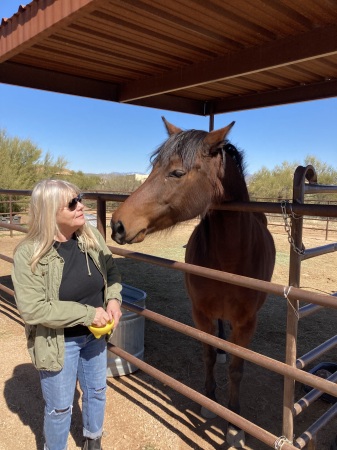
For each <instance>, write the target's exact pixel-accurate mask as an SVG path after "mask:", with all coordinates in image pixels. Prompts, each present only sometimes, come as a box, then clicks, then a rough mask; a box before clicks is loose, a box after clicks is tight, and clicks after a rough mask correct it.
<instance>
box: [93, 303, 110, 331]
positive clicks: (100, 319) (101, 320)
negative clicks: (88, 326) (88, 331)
mask: <svg viewBox="0 0 337 450" xmlns="http://www.w3.org/2000/svg"><path fill="white" fill-rule="evenodd" d="M109 320H110V316H109V314H108V313H107V312H106V311H104V308H102V307H99V308H96V315H95V318H94V320H93V322H92V325H95V327H104V326H105V325H106V324H107V322H109Z"/></svg>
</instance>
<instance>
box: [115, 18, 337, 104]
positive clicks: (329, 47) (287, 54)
mask: <svg viewBox="0 0 337 450" xmlns="http://www.w3.org/2000/svg"><path fill="white" fill-rule="evenodd" d="M330 54H337V25H330V26H328V27H326V28H317V29H314V30H312V31H309V32H307V33H303V34H301V35H296V36H290V37H287V38H284V39H279V40H277V41H273V42H269V43H268V44H266V45H264V46H260V47H253V48H249V49H246V50H243V51H241V52H237V53H232V54H229V55H226V56H222V57H219V58H216V59H213V60H209V61H205V62H203V63H197V64H193V65H192V66H188V67H185V68H180V69H179V70H175V71H170V72H169V73H164V74H162V75H158V76H154V77H147V78H146V79H141V80H137V81H131V82H129V83H125V84H124V85H122V86H121V90H120V97H119V101H120V102H125V103H128V102H130V103H132V102H134V101H135V100H137V99H141V98H143V97H150V96H152V95H160V94H164V93H168V92H171V93H172V92H175V91H179V90H181V89H186V88H190V87H193V86H199V85H202V84H205V83H212V82H217V81H223V80H226V79H230V78H235V77H238V76H242V75H247V74H251V73H256V72H260V71H263V70H268V69H272V68H276V67H282V66H287V65H289V64H295V63H299V62H301V61H306V60H310V59H314V58H317V57H323V56H327V55H330Z"/></svg>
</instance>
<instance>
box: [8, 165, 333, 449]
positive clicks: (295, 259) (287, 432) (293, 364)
mask: <svg viewBox="0 0 337 450" xmlns="http://www.w3.org/2000/svg"><path fill="white" fill-rule="evenodd" d="M302 169H304V168H302ZM313 173H314V172H313V170H312V168H311V167H308V168H305V170H304V172H303V171H302V172H301V171H299V173H295V176H294V198H293V200H292V202H246V203H237V202H233V203H228V204H226V205H221V207H217V209H223V210H225V209H226V210H236V211H237V210H241V211H256V212H266V213H269V214H273V215H277V214H281V215H282V216H283V220H284V219H286V220H287V221H289V224H290V225H289V226H290V230H289V241H290V243H291V244H292V245H291V250H290V251H291V255H290V267H289V285H287V286H284V285H279V284H276V283H272V282H266V281H261V280H256V279H252V278H247V277H243V276H239V275H233V274H230V273H226V272H221V271H218V270H213V269H208V268H204V267H199V266H195V265H191V264H186V263H182V262H178V261H173V260H168V259H164V258H157V257H155V256H152V255H147V254H143V253H137V252H131V251H128V250H125V249H121V248H117V247H110V249H111V251H112V252H113V253H114V254H117V255H120V256H122V257H125V258H132V259H135V260H138V261H144V262H146V263H149V264H155V265H160V266H163V267H166V268H167V269H170V270H179V271H183V272H188V273H192V274H196V275H199V276H203V277H208V278H212V279H215V280H219V281H223V282H226V283H231V284H236V285H239V286H244V287H248V288H251V289H256V290H261V291H263V292H267V293H270V294H274V295H276V296H277V297H278V298H279V299H280V301H282V299H283V300H284V299H286V301H287V305H288V313H287V336H288V339H287V343H286V361H285V363H282V362H280V361H277V360H274V359H272V358H268V357H266V356H263V355H261V354H258V353H256V352H253V351H252V350H248V349H245V348H242V347H239V346H236V345H234V344H232V343H230V342H227V341H223V340H221V339H219V338H216V337H214V336H211V335H208V334H206V333H203V332H201V331H199V330H196V329H195V328H193V327H189V326H187V325H184V324H182V323H180V322H177V321H174V320H172V319H169V318H167V317H165V316H163V315H159V314H157V313H155V312H153V311H150V310H148V309H143V308H140V307H137V306H135V305H134V304H132V303H128V302H125V303H124V304H123V307H125V309H128V310H130V311H133V312H136V313H137V314H140V315H142V316H144V317H146V318H147V319H149V320H153V321H155V322H157V323H159V324H161V325H163V326H165V327H169V328H171V329H174V330H175V331H177V332H180V333H184V334H187V335H189V336H191V337H193V338H195V339H197V340H199V341H201V342H206V343H208V344H210V345H212V346H214V347H217V348H219V349H221V350H224V351H226V352H228V353H230V354H233V355H237V356H239V357H241V358H243V359H245V360H247V361H250V362H253V363H255V364H257V365H260V366H261V367H264V368H266V369H268V370H271V371H273V372H276V373H278V374H281V375H283V376H284V401H283V411H284V412H283V435H284V436H280V437H277V436H274V435H272V434H271V433H269V432H268V431H267V430H264V429H262V428H260V427H258V426H257V425H255V424H254V423H252V422H249V421H247V420H246V419H244V418H243V417H241V416H239V415H237V414H235V413H233V412H232V411H230V410H228V409H227V408H225V407H223V406H221V405H219V404H218V403H216V402H213V401H212V400H210V399H208V398H206V397H205V396H203V395H201V394H200V393H198V392H196V391H193V390H192V389H190V388H189V387H187V386H186V385H184V384H182V383H180V382H178V381H176V380H174V379H173V378H171V377H169V376H168V375H166V374H164V373H163V372H161V371H159V370H158V369H156V368H154V367H151V366H149V365H148V364H147V363H146V362H144V361H141V360H139V359H137V358H136V357H135V356H133V355H130V354H128V353H126V352H125V351H124V350H123V349H120V348H117V347H111V346H109V350H110V351H111V352H113V353H114V354H116V355H117V356H120V357H122V358H124V359H125V360H127V361H128V362H130V363H131V364H133V365H135V366H137V367H139V368H140V369H141V370H143V371H144V372H146V373H148V374H150V375H151V376H153V377H154V378H156V379H158V380H159V381H161V382H163V383H165V384H167V385H168V386H170V387H172V388H173V389H175V390H177V391H178V392H180V393H181V394H182V395H185V396H187V397H188V398H190V399H192V400H193V401H196V402H198V403H200V405H202V406H205V407H206V408H207V409H209V410H210V411H213V412H214V413H216V414H217V415H219V416H220V417H222V418H224V419H225V420H228V421H230V422H231V423H233V424H234V425H236V426H237V427H239V428H241V429H243V430H244V431H246V432H247V433H249V434H251V435H252V436H254V437H255V438H257V439H259V440H260V441H261V442H264V443H265V444H267V445H268V446H269V447H271V448H275V449H281V448H282V450H290V449H295V448H297V449H298V448H304V447H306V446H309V447H308V448H310V449H311V450H315V449H316V444H315V442H316V436H317V433H318V432H319V430H320V429H321V428H322V426H324V425H325V424H326V423H327V422H328V421H330V420H331V419H332V418H333V417H335V416H336V415H337V404H335V405H334V406H332V407H331V408H330V409H329V410H328V411H327V412H326V413H325V414H324V415H323V416H322V417H321V418H319V419H318V420H317V421H316V422H315V423H313V424H312V425H311V426H310V427H309V428H308V429H307V430H306V431H305V432H304V433H302V435H301V436H299V437H298V438H297V439H296V441H295V442H293V421H294V417H296V416H298V415H299V414H300V413H301V412H302V411H303V410H304V409H305V408H306V407H308V406H309V405H310V404H312V403H313V402H314V400H315V399H316V398H318V397H319V396H320V395H321V394H322V392H325V393H327V394H330V395H332V396H334V397H337V385H336V384H335V381H336V379H337V373H334V374H333V375H332V376H331V377H330V378H329V379H327V380H325V379H322V378H320V377H317V376H316V375H313V374H311V373H308V372H304V371H303V370H302V369H303V368H304V367H306V366H307V365H308V364H309V363H310V362H312V361H314V360H315V359H316V358H318V357H319V356H321V355H323V354H324V353H325V352H326V351H328V350H329V349H331V348H334V347H335V346H336V345H337V336H333V337H332V338H331V339H329V340H328V341H326V342H325V343H323V344H320V345H319V346H318V347H316V348H314V349H312V350H311V351H310V352H309V353H307V354H306V355H302V356H301V357H300V358H297V359H296V341H297V325H298V321H299V319H300V318H301V317H305V316H307V315H310V314H313V313H314V312H316V311H317V310H318V309H320V308H322V307H326V308H333V309H337V302H336V298H335V297H333V296H330V295H323V294H316V293H313V292H309V291H306V290H304V289H300V288H299V287H298V286H299V273H300V271H299V267H300V264H301V261H302V260H304V259H305V257H304V255H303V253H301V252H299V251H298V249H300V248H301V239H302V230H303V220H302V219H303V217H304V216H310V217H325V218H327V217H331V218H334V219H335V218H337V206H336V205H317V204H305V203H304V194H306V193H310V192H311V191H312V189H316V188H317V184H315V187H314V188H313V185H311V182H312V179H313V178H312V177H313ZM306 180H308V181H309V184H308V183H306ZM320 188H321V190H322V191H324V189H325V188H327V189H329V190H330V189H331V187H325V186H321V187H320ZM334 189H335V191H336V192H337V187H334ZM5 193H7V194H8V195H12V194H13V195H30V191H4V190H0V194H5ZM85 194H86V198H89V199H92V200H95V201H96V204H97V228H98V229H99V230H100V232H101V233H102V235H103V236H104V237H105V238H106V211H107V206H106V202H111V201H113V202H120V201H124V200H125V198H126V197H127V196H126V195H116V194H110V193H106V192H87V193H85ZM294 215H296V219H297V220H295V221H293V220H292V218H294ZM298 219H299V220H298ZM4 227H5V228H7V229H8V230H15V231H19V232H25V231H26V230H25V228H24V227H22V226H20V225H14V224H6V225H4ZM324 247H325V248H315V249H310V252H311V256H310V257H313V256H316V255H318V254H323V253H326V252H327V251H335V250H336V248H337V246H336V247H334V248H333V249H332V248H331V246H324ZM326 247H329V248H328V249H327V248H326ZM0 258H2V259H4V260H6V261H11V258H8V257H6V256H4V255H1V254H0ZM0 290H3V291H5V292H7V293H9V294H10V295H13V294H14V293H13V291H12V290H11V289H8V288H6V287H5V286H3V285H1V284H0ZM299 302H305V303H306V304H307V305H306V306H305V307H302V308H300V307H299ZM295 380H296V381H299V382H301V383H304V384H305V385H309V386H311V387H312V388H313V390H311V392H310V393H309V394H307V395H306V396H304V397H303V398H302V399H300V400H299V401H298V402H296V403H295V402H294V381H295ZM304 405H305V406H304Z"/></svg>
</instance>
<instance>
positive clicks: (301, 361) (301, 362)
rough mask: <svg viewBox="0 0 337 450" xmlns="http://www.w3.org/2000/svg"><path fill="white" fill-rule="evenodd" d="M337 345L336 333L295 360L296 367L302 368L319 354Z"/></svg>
mask: <svg viewBox="0 0 337 450" xmlns="http://www.w3.org/2000/svg"><path fill="white" fill-rule="evenodd" d="M336 345H337V335H336V336H332V337H331V338H330V339H328V340H327V341H325V342H323V343H322V344H320V345H318V346H317V347H315V348H313V349H312V350H310V352H308V353H306V354H305V355H302V356H301V357H300V358H298V359H297V360H296V367H297V368H298V369H304V367H306V366H307V365H308V364H310V363H311V362H313V361H314V360H315V359H317V357H318V356H321V355H322V354H323V353H325V352H327V351H329V350H331V349H333V348H334V347H336Z"/></svg>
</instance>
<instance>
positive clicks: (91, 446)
mask: <svg viewBox="0 0 337 450" xmlns="http://www.w3.org/2000/svg"><path fill="white" fill-rule="evenodd" d="M101 440H102V438H101V437H99V438H96V439H89V438H85V441H84V444H83V447H82V450H102V447H101Z"/></svg>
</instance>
